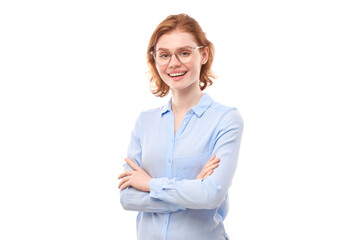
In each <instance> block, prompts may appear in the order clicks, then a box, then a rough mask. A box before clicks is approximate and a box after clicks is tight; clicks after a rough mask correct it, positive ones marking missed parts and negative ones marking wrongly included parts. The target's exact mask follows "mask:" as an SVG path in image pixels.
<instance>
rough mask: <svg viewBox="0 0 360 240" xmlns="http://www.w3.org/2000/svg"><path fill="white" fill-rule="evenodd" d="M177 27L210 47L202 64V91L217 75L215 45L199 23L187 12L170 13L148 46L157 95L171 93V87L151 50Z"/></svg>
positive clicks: (200, 43) (152, 85) (154, 33)
mask: <svg viewBox="0 0 360 240" xmlns="http://www.w3.org/2000/svg"><path fill="white" fill-rule="evenodd" d="M175 29H179V30H181V31H184V32H188V33H191V34H192V35H193V36H194V38H195V40H196V41H197V44H198V45H200V46H204V47H208V49H209V57H208V61H207V62H206V63H205V64H203V65H202V66H201V70H200V84H199V87H200V89H201V91H203V90H204V89H205V88H206V87H208V86H211V85H212V84H213V81H212V80H213V79H215V75H214V74H213V73H212V72H211V65H212V63H213V60H214V54H215V48H214V45H213V44H212V43H211V42H210V41H209V40H208V39H207V38H206V34H205V32H204V31H203V30H202V28H201V27H200V25H199V23H198V22H197V21H196V20H195V19H194V18H192V17H190V16H188V15H186V14H178V15H170V16H168V17H167V18H166V19H165V20H163V21H162V22H161V23H160V24H159V25H158V26H157V28H156V29H155V31H154V32H153V34H152V36H151V38H150V41H149V45H148V48H147V63H148V66H149V68H150V71H149V75H150V88H151V92H152V93H153V94H154V95H155V96H157V97H164V96H166V95H167V94H168V93H169V90H170V88H169V86H168V85H167V84H166V83H165V82H164V81H163V80H162V79H161V77H160V75H159V73H158V71H157V69H156V66H155V60H154V58H153V56H152V54H151V52H152V51H154V50H155V46H156V44H157V42H158V40H159V38H160V37H161V36H162V35H163V34H165V33H168V32H171V31H173V30H175ZM200 51H202V49H200Z"/></svg>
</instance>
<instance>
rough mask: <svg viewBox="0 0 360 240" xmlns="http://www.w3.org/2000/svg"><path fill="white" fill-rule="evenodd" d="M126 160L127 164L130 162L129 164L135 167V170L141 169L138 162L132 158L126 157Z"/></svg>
mask: <svg viewBox="0 0 360 240" xmlns="http://www.w3.org/2000/svg"><path fill="white" fill-rule="evenodd" d="M125 162H126V163H127V164H129V166H130V167H131V168H132V169H134V170H140V169H141V168H140V167H139V166H138V165H137V164H136V163H134V162H133V161H132V160H131V159H130V158H125Z"/></svg>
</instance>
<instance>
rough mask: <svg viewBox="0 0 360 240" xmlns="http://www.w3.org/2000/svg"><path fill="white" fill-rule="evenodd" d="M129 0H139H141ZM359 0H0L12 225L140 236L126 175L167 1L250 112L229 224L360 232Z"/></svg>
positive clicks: (3, 170)
mask: <svg viewBox="0 0 360 240" xmlns="http://www.w3.org/2000/svg"><path fill="white" fill-rule="evenodd" d="M130 2H131V3H130ZM356 2H357V1H346V0H342V1H325V0H324V1H320V0H311V1H310V0H302V1H285V0H283V1H280V0H276V1H264V0H262V1H260V0H251V1H237V2H235V1H210V0H207V1H146V2H145V1H144V2H140V1H105V0H103V1H80V0H71V1H66V0H64V1H16V0H14V1H1V3H0V80H1V81H0V159H1V163H0V191H1V198H0V221H1V223H0V228H1V230H0V238H1V239H6V240H7V239H135V238H136V230H135V217H136V213H135V212H127V211H124V210H123V209H122V208H121V206H120V203H119V192H118V190H117V184H118V181H117V179H116V178H117V176H118V175H119V174H120V173H121V171H122V164H123V158H124V157H125V156H126V149H127V145H128V142H129V138H130V131H131V129H132V127H133V125H134V120H135V119H136V117H137V116H138V114H139V112H140V111H142V110H146V109H149V108H154V107H158V106H160V105H163V104H164V103H165V102H167V101H168V97H166V98H164V99H158V98H156V97H154V96H152V95H151V93H150V92H149V86H148V79H147V73H146V71H147V66H146V61H145V56H146V48H147V44H148V40H149V38H150V36H151V34H152V32H153V30H154V29H155V27H156V26H157V25H158V24H159V23H160V21H162V20H163V19H164V18H165V17H166V16H167V15H169V14H177V13H182V12H185V13H187V14H189V15H190V16H192V17H194V18H195V19H197V20H198V22H199V23H200V25H201V26H202V27H203V29H204V31H205V32H207V36H208V38H209V39H210V40H211V41H212V42H213V43H214V45H215V48H216V57H215V62H214V66H213V69H214V72H215V73H216V74H217V76H218V78H217V80H216V81H215V83H214V85H213V86H212V87H210V88H209V89H208V90H207V92H208V93H209V94H210V95H211V96H212V98H213V99H215V100H216V101H218V102H221V103H223V104H226V105H230V106H235V107H237V108H238V109H239V111H240V112H241V114H242V115H243V118H244V120H245V129H244V134H243V140H242V145H241V149H240V157H239V165H238V169H237V172H236V176H235V178H234V181H233V185H232V187H231V189H230V203H231V206H230V213H229V215H228V217H227V219H226V221H225V226H226V229H227V232H228V234H229V235H230V237H231V239H233V240H234V239H235V240H236V239H244V240H260V239H261V240H263V239H276V240H280V239H284V240H288V239H291V240H293V239H301V240H303V239H314V240H318V239H346V240H351V239H357V240H358V239H360V230H359V226H360V207H359V202H360V184H359V183H360V174H359V171H360V167H359V165H360V164H359V161H360V127H359V125H360V110H359V109H360V108H359V103H360V94H359V92H360V87H359V86H358V83H359V81H360V73H359V72H360V71H359V67H360V57H359V56H360V47H359V46H360V44H359V43H360V34H359V29H360V24H359V23H360V17H359V16H360V14H359V12H360V8H359V7H358V6H357V5H356Z"/></svg>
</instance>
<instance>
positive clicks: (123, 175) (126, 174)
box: [118, 171, 134, 179]
mask: <svg viewBox="0 0 360 240" xmlns="http://www.w3.org/2000/svg"><path fill="white" fill-rule="evenodd" d="M133 173H134V171H126V172H123V173H122V174H120V176H118V179H121V178H123V177H126V176H129V175H132V174H133Z"/></svg>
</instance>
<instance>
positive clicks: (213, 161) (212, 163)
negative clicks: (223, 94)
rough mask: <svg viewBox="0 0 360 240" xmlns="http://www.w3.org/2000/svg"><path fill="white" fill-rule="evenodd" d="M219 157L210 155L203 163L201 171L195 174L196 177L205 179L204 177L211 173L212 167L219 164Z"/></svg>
mask: <svg viewBox="0 0 360 240" xmlns="http://www.w3.org/2000/svg"><path fill="white" fill-rule="evenodd" d="M219 162H220V158H216V156H215V155H214V156H212V157H211V158H210V159H209V161H208V162H207V163H206V164H205V166H204V167H203V169H202V170H201V172H200V173H199V174H198V175H197V176H196V179H205V178H206V177H208V176H210V175H211V174H213V172H214V169H215V168H217V167H218V166H219Z"/></svg>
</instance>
